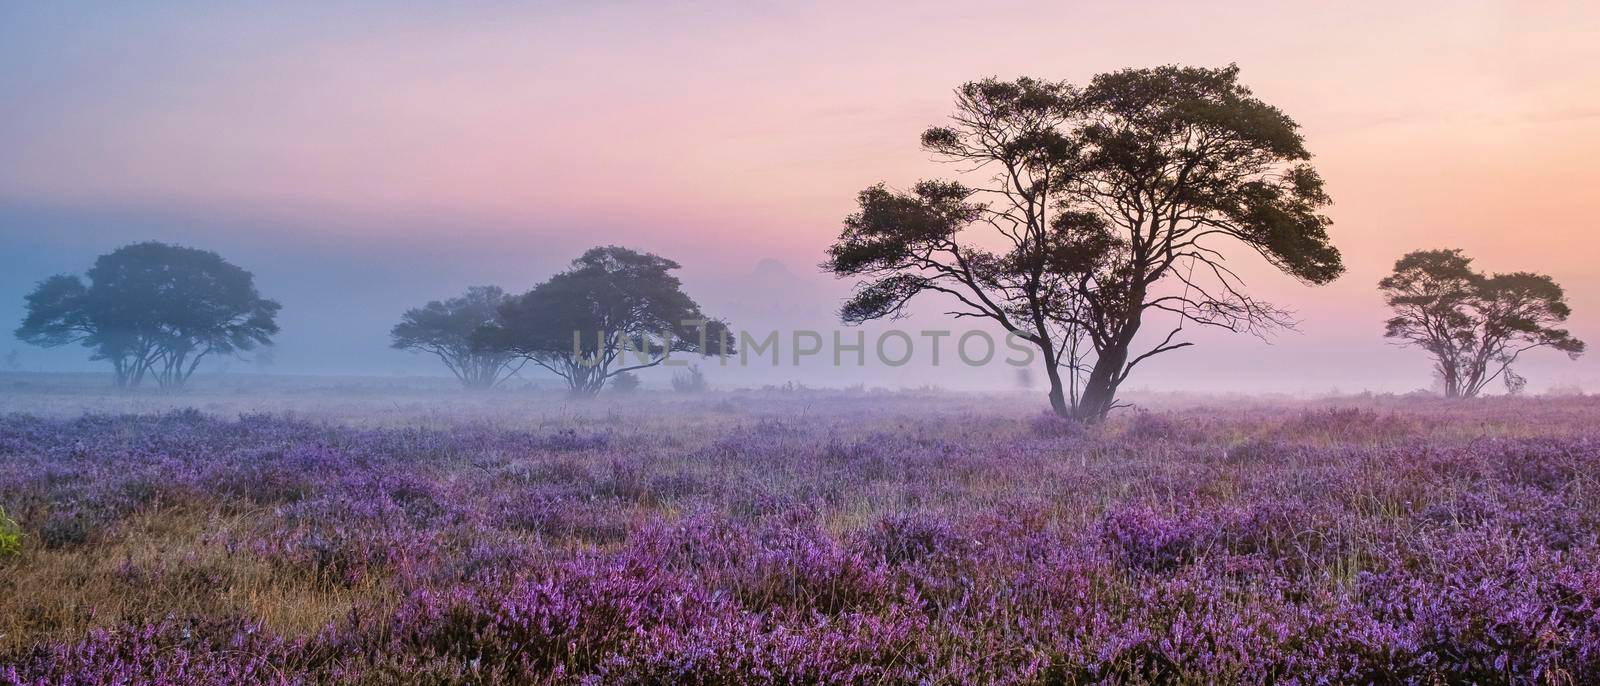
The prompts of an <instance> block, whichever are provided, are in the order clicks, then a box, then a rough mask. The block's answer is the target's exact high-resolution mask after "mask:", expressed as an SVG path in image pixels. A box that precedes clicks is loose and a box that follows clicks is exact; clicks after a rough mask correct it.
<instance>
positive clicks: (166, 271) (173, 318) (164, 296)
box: [16, 241, 279, 389]
mask: <svg viewBox="0 0 1600 686" xmlns="http://www.w3.org/2000/svg"><path fill="white" fill-rule="evenodd" d="M86 276H87V278H88V283H87V284H86V283H84V280H83V279H80V278H78V277H77V276H70V275H58V276H52V277H50V278H48V279H46V280H44V281H43V282H40V284H39V285H38V286H37V287H36V288H35V289H34V290H33V292H32V293H29V294H28V295H27V297H26V300H27V312H28V314H27V317H26V318H25V319H24V320H23V322H22V326H20V327H18V328H17V330H16V335H17V337H18V338H20V339H22V340H23V341H26V342H28V343H32V344H35V345H41V346H46V347H54V346H60V345H67V344H70V343H79V344H81V345H83V346H84V347H86V348H89V349H90V350H93V351H94V353H93V356H92V359H97V360H107V361H109V362H111V364H112V368H113V369H114V370H115V372H116V383H117V386H118V387H122V388H134V387H138V386H140V385H141V384H142V383H143V382H144V380H145V379H146V378H154V379H155V381H156V383H157V384H159V385H160V386H161V387H162V388H168V389H175V388H181V387H182V386H183V385H184V384H185V383H186V382H187V381H188V380H189V377H190V376H191V375H193V374H194V371H195V369H196V368H197V367H199V365H200V362H201V361H202V360H204V359H206V358H207V357H210V356H213V355H226V354H233V353H237V352H240V351H247V350H252V349H254V348H255V347H256V346H258V345H270V344H271V342H272V336H273V335H274V334H276V333H277V332H278V325H277V323H276V321H275V318H276V316H277V313H278V309H279V305H278V303H276V302H274V301H271V300H267V299H265V298H262V297H261V295H260V294H259V293H257V292H256V288H255V281H254V277H253V276H252V275H251V274H250V272H248V271H245V270H243V269H240V268H239V267H237V266H235V265H233V264H231V263H229V262H228V261H227V260H224V259H222V257H221V256H220V255H218V254H216V253H214V252H211V251H208V250H199V249H196V248H186V247H181V246H175V245H168V244H165V243H158V242H154V241H150V242H145V243H135V244H133V245H128V246H125V247H122V248H118V249H117V250H115V251H112V252H111V253H108V254H106V255H102V256H100V258H99V259H97V260H95V263H94V266H93V267H90V269H89V271H88V272H87V274H86Z"/></svg>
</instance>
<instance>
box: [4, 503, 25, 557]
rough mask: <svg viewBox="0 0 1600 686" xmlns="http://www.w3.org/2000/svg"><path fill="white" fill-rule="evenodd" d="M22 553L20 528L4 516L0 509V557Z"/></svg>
mask: <svg viewBox="0 0 1600 686" xmlns="http://www.w3.org/2000/svg"><path fill="white" fill-rule="evenodd" d="M21 552H22V527H20V526H17V523H16V522H14V521H12V520H11V518H10V517H7V516H6V510H5V508H3V507H0V557H10V556H12V555H17V554H20V553H21Z"/></svg>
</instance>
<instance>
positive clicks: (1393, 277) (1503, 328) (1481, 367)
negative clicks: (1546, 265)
mask: <svg viewBox="0 0 1600 686" xmlns="http://www.w3.org/2000/svg"><path fill="white" fill-rule="evenodd" d="M1378 288H1379V289H1380V290H1381V291H1382V293H1383V297H1384V302H1385V303H1387V304H1388V305H1389V307H1390V308H1391V309H1392V310H1394V316H1393V317H1391V318H1390V319H1389V321H1388V322H1387V323H1386V325H1385V327H1384V336H1386V337H1388V338H1394V339H1398V340H1399V341H1400V342H1401V343H1402V344H1404V345H1415V346H1417V347H1420V348H1422V349H1423V350H1426V351H1428V353H1429V354H1430V355H1432V356H1433V358H1434V371H1435V372H1436V373H1437V374H1438V376H1439V378H1440V380H1441V381H1443V383H1444V392H1445V395H1446V396H1447V397H1451V398H1458V397H1466V398H1471V397H1474V396H1477V395H1478V394H1479V393H1480V392H1482V391H1483V389H1484V387H1486V386H1488V385H1489V384H1490V383H1491V382H1493V381H1495V380H1496V379H1501V380H1502V381H1503V382H1504V383H1505V384H1506V386H1507V388H1508V389H1510V390H1513V391H1515V390H1520V389H1521V387H1522V384H1523V383H1524V379H1523V378H1522V377H1521V376H1520V375H1518V374H1517V373H1516V371H1515V370H1513V369H1512V365H1513V364H1514V363H1515V362H1516V361H1517V359H1518V358H1519V357H1520V356H1521V355H1522V353H1524V352H1527V351H1529V350H1533V349H1535V348H1552V349H1555V350H1559V351H1561V352H1564V353H1566V354H1567V355H1568V356H1569V357H1573V358H1576V357H1578V356H1579V355H1582V354H1583V350H1584V344H1583V341H1580V340H1578V339H1576V338H1574V337H1573V336H1572V334H1571V333H1570V332H1568V331H1567V330H1566V329H1562V328H1558V327H1559V325H1560V324H1561V323H1562V322H1565V321H1566V320H1567V317H1568V316H1570V315H1571V314H1572V308H1571V307H1569V306H1568V305H1567V302H1566V293H1565V292H1564V291H1563V290H1562V288H1561V286H1560V285H1559V284H1557V283H1556V282H1555V280H1554V279H1552V278H1550V277H1548V276H1545V275H1543V274H1534V273H1530V272H1513V273H1510V274H1493V275H1488V274H1483V273H1480V272H1478V271H1476V270H1474V269H1473V268H1472V258H1470V257H1467V256H1466V254H1465V253H1463V252H1462V251H1461V250H1418V251H1415V252H1412V253H1409V254H1407V255H1405V256H1404V257H1401V258H1400V259H1399V260H1398V261H1396V262H1395V265H1394V271H1393V272H1392V273H1390V274H1389V275H1388V276H1386V277H1384V278H1383V280H1381V281H1379V282H1378Z"/></svg>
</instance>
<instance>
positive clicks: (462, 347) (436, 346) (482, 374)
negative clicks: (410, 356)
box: [389, 286, 521, 389]
mask: <svg viewBox="0 0 1600 686" xmlns="http://www.w3.org/2000/svg"><path fill="white" fill-rule="evenodd" d="M507 300H508V298H507V296H506V294H505V292H504V291H502V290H500V288H499V287H498V286H473V287H471V288H468V289H467V292H466V293H464V294H462V295H460V296H457V297H454V298H450V299H449V300H443V301H440V300H434V301H431V302H429V303H428V304H426V305H423V306H422V307H414V308H411V309H409V310H406V311H405V314H403V315H401V316H400V323H399V324H395V325H394V328H393V329H391V330H390V332H389V336H390V338H391V339H392V340H393V343H392V347H394V348H396V349H399V350H410V351H412V352H420V353H427V354H431V355H433V356H435V357H437V358H439V361H440V362H443V363H444V366H445V368H447V369H449V370H450V373H451V374H453V375H455V377H456V379H458V380H460V381H461V384H462V385H463V386H466V387H467V388H479V389H482V388H494V387H495V386H498V385H500V383H501V382H503V381H505V380H506V379H508V378H511V376H512V375H514V374H516V372H517V369H518V368H519V367H520V366H521V364H520V363H519V360H520V359H521V358H518V357H517V356H515V355H512V354H511V353H509V352H506V351H502V350H488V349H484V348H483V347H481V346H479V345H477V344H476V342H475V341H474V340H473V336H474V335H476V334H477V332H478V330H479V329H481V328H483V327H485V326H490V325H493V324H494V323H495V322H497V321H498V320H499V315H500V306H501V305H504V304H505V302H506V301H507Z"/></svg>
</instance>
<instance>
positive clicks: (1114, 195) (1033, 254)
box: [824, 66, 1343, 421]
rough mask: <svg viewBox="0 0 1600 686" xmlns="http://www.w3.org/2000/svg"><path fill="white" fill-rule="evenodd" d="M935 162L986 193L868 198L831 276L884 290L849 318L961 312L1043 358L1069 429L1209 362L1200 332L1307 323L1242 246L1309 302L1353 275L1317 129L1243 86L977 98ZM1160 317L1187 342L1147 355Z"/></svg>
mask: <svg viewBox="0 0 1600 686" xmlns="http://www.w3.org/2000/svg"><path fill="white" fill-rule="evenodd" d="M922 144H923V147H924V148H925V149H927V150H929V151H930V152H933V153H934V154H936V155H937V156H939V157H942V158H944V159H947V160H950V161H953V162H956V163H959V164H960V165H961V170H962V171H963V172H967V173H968V175H976V176H978V177H980V178H982V179H983V180H982V182H981V183H977V184H975V185H972V186H968V185H966V184H964V183H961V182H957V181H924V182H922V183H919V184H917V185H916V186H914V187H913V189H912V190H911V191H909V192H897V191H893V190H890V189H888V188H886V187H884V186H882V185H879V186H874V187H872V188H869V189H867V190H866V191H863V192H862V193H861V195H860V196H859V197H858V203H859V205H860V210H859V211H858V212H857V213H856V214H853V215H851V216H850V217H849V218H848V219H847V220H846V221H845V228H844V230H843V232H842V233H841V235H840V237H839V240H838V241H837V242H836V243H835V244H834V246H833V247H832V248H831V250H830V253H829V259H828V261H827V262H826V263H824V267H825V268H827V269H829V270H831V271H832V272H834V273H835V274H838V275H840V276H849V277H863V278H865V281H864V282H862V283H861V284H860V286H859V287H858V289H857V291H856V293H855V294H854V296H853V297H852V298H851V299H850V300H849V301H848V302H847V303H846V304H845V306H844V307H843V308H842V310H841V316H842V317H843V319H844V320H845V321H847V322H861V321H867V320H871V319H877V318H882V317H894V316H899V315H901V314H903V312H904V308H905V307H906V305H907V304H908V303H909V302H910V301H911V300H912V299H913V298H914V297H916V296H917V295H919V294H921V293H925V292H937V293H941V294H944V295H945V296H947V297H949V298H951V299H952V300H953V301H954V302H955V303H956V305H957V309H955V310H954V311H952V312H950V314H952V315H953V316H955V317H958V318H961V317H977V318H984V319H989V320H992V321H994V322H996V323H998V324H999V325H1000V326H1002V327H1004V328H1005V329H1007V330H1009V331H1011V332H1013V333H1014V334H1015V335H1017V336H1018V337H1020V338H1022V339H1024V340H1026V341H1028V342H1030V343H1032V344H1033V345H1034V346H1036V347H1037V348H1038V349H1039V351H1040V352H1041V353H1042V359H1043V363H1044V366H1045V371H1046V375H1047V377H1048V378H1049V380H1050V390H1049V398H1050V402H1051V406H1052V407H1053V408H1054V409H1055V411H1056V412H1057V413H1059V414H1062V415H1069V414H1070V415H1075V416H1077V417H1079V418H1082V419H1086V420H1090V421H1094V420H1098V419H1100V418H1103V417H1104V416H1105V415H1106V414H1107V413H1108V412H1109V411H1110V410H1111V409H1112V408H1113V407H1115V406H1116V393H1117V389H1118V388H1119V387H1120V385H1121V384H1122V383H1123V382H1124V381H1126V380H1127V378H1128V376H1129V375H1130V374H1131V373H1132V371H1133V369H1134V368H1135V367H1136V366H1137V365H1138V364H1140V363H1141V362H1143V361H1144V360H1147V359H1149V358H1150V357H1152V356H1155V355H1158V354H1161V353H1164V352H1168V351H1171V350H1176V349H1179V348H1183V347H1186V346H1189V345H1191V343H1189V342H1188V341H1185V340H1182V339H1181V338H1180V335H1181V333H1182V331H1183V328H1184V326H1185V325H1186V324H1195V325H1202V326H1213V327H1220V328H1224V329H1230V330H1233V331H1239V332H1250V333H1256V334H1258V335H1262V334H1265V333H1266V332H1269V331H1271V330H1273V329H1275V328H1278V327H1283V326H1288V325H1291V324H1292V320H1291V319H1290V318H1289V317H1288V316H1287V314H1286V313H1284V312H1283V311H1281V310H1279V309H1277V308H1275V307H1273V306H1272V305H1271V304H1269V303H1266V302H1263V301H1261V300H1259V299H1257V298H1255V297H1252V296H1251V295H1249V294H1248V292H1247V290H1246V288H1245V284H1244V283H1243V281H1242V279H1240V278H1239V276H1238V275H1237V274H1236V273H1235V272H1234V271H1233V270H1232V269H1230V268H1229V267H1228V266H1227V264H1226V258H1225V253H1224V250H1225V249H1227V246H1228V244H1230V243H1231V244H1233V245H1235V246H1243V247H1244V248H1246V249H1248V251H1250V252H1254V253H1257V254H1259V255H1260V256H1261V257H1263V258H1265V259H1266V260H1267V261H1268V262H1269V263H1270V264H1272V265H1273V266H1275V267H1277V268H1278V269H1279V270H1281V271H1283V272H1284V273H1286V274H1289V275H1291V276H1293V277H1295V278H1298V279H1300V280H1302V281H1304V282H1307V283H1313V284H1318V283H1325V282H1327V281H1330V280H1332V279H1334V278H1336V277H1337V276H1338V275H1339V274H1340V273H1342V271H1343V265H1342V262H1341V260H1340V256H1339V252H1338V250H1337V249H1335V248H1334V247H1333V246H1332V245H1331V243H1330V242H1329V240H1328V234H1327V227H1328V225H1329V221H1328V219H1327V218H1326V217H1324V216H1323V215H1322V214H1321V208H1322V207H1324V206H1325V205H1327V204H1328V203H1329V199H1328V197H1327V196H1326V195H1325V194H1324V193H1323V189H1322V181H1321V179H1320V178H1319V177H1318V176H1317V174H1316V172H1315V170H1313V169H1312V167H1311V166H1310V165H1309V164H1307V163H1306V160H1308V159H1309V158H1310V153H1309V152H1307V151H1306V149H1305V147H1304V141H1303V140H1302V138H1301V136H1300V134H1299V131H1298V126H1297V125H1296V124H1295V122H1294V121H1293V120H1291V119H1290V118H1289V117H1288V116H1287V115H1285V114H1283V112H1281V111H1279V110H1278V109H1277V108H1275V107H1272V106H1271V105H1268V104H1266V103H1264V102H1262V101H1261V100H1259V99H1257V98H1255V97H1254V96H1253V95H1252V94H1251V92H1250V91H1249V89H1247V88H1245V87H1244V86H1242V85H1240V84H1239V83H1238V69H1237V68H1236V67H1231V66H1230V67H1228V68H1224V69H1196V68H1182V67H1160V68H1155V69H1130V70H1124V71H1119V72H1115V73H1110V74H1102V75H1100V76H1096V77H1095V78H1094V79H1093V80H1092V81H1091V82H1090V83H1089V85H1088V86H1086V87H1084V88H1082V89H1079V88H1075V87H1073V86H1071V85H1068V84H1065V83H1057V82H1048V81H1042V80H1036V79H1028V78H1023V79H1018V80H1016V81H1009V82H1007V81H998V80H994V79H988V80H983V81H977V82H972V83H968V84H966V85H964V86H962V87H961V88H959V89H957V91H956V113H955V115H954V116H953V117H952V120H951V123H950V124H948V125H946V126H939V127H934V128H931V129H929V130H927V131H926V132H925V133H924V134H923V136H922ZM997 245H998V246H1000V248H999V249H998V250H996V249H994V248H993V247H991V246H997ZM1150 312H1167V313H1171V314H1172V315H1173V316H1174V319H1175V322H1176V324H1175V325H1174V326H1173V327H1172V328H1171V329H1169V330H1167V331H1166V332H1164V334H1157V335H1159V336H1160V337H1159V338H1156V339H1154V340H1155V342H1153V343H1150V344H1148V345H1146V346H1145V347H1144V348H1142V349H1141V348H1136V347H1135V346H1136V345H1137V344H1138V342H1139V341H1140V340H1143V339H1140V338H1139V334H1140V332H1141V330H1142V327H1143V325H1144V324H1145V322H1146V315H1147V314H1148V313H1150Z"/></svg>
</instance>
